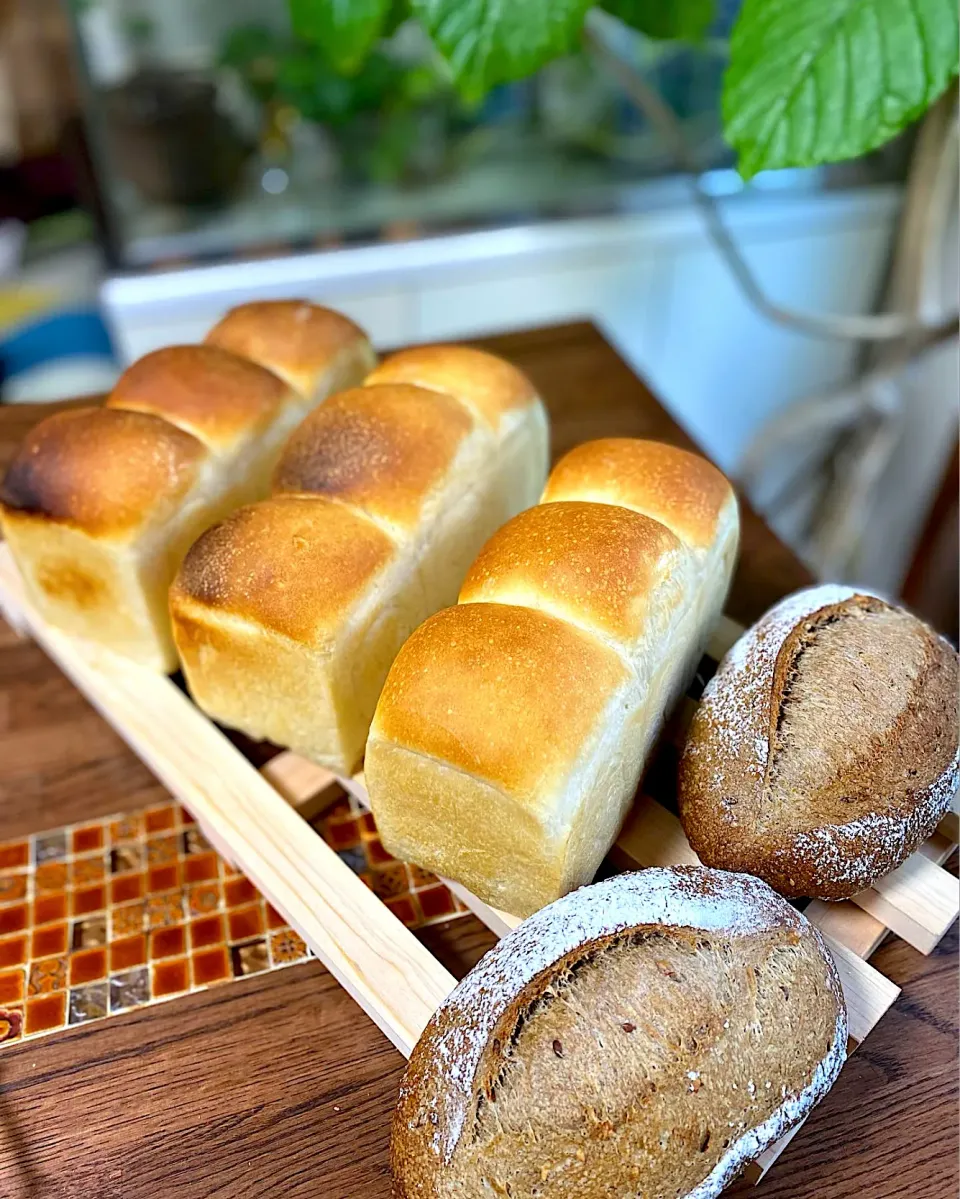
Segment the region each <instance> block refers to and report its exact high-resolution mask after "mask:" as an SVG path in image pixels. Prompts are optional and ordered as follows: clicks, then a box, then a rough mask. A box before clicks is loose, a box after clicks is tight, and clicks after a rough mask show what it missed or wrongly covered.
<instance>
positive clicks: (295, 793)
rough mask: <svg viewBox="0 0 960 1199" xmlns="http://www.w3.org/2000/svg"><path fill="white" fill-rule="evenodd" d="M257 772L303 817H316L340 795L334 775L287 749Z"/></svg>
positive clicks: (307, 818)
mask: <svg viewBox="0 0 960 1199" xmlns="http://www.w3.org/2000/svg"><path fill="white" fill-rule="evenodd" d="M260 773H261V774H262V775H263V777H264V778H265V779H266V780H267V782H268V783H270V785H271V786H272V787H273V788H274V789H275V790H276V791H277V792H279V794H280V796H281V797H282V798H283V799H285V800H286V801H287V803H288V804H290V806H291V807H293V808H296V810H297V812H298V813H299V814H300V816H302V817H303V819H304V820H315V819H316V818H317V817H318V816H319V815H320V814H321V813H322V812H325V811H326V809H327V808H328V807H330V805H331V804H332V803H335V802H336V800H337V797H338V796H339V795H342V794H343V791H342V788H341V787H340V785H339V783H338V782H337V776H336V775H335V774H332V773H331V772H330V771H329V770H327V769H326V768H325V767H323V766H317V765H316V763H314V762H308V761H307V759H306V758H301V757H300V756H299V754H293V753H290V751H289V750H285V751H284V752H283V753H279V754H277V756H276V757H275V758H271V759H270V761H269V762H267V763H266V765H265V766H261V767H260Z"/></svg>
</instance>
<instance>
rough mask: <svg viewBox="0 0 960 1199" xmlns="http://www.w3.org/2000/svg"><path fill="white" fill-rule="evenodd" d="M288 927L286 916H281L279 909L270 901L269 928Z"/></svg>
mask: <svg viewBox="0 0 960 1199" xmlns="http://www.w3.org/2000/svg"><path fill="white" fill-rule="evenodd" d="M286 927H287V921H286V918H285V917H283V916H281V915H280V913H279V912H278V911H277V909H276V908H275V907H273V906H271V905H270V904H269V903H268V904H267V928H269V929H274V928H286Z"/></svg>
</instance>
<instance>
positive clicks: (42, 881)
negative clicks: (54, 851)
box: [33, 862, 67, 891]
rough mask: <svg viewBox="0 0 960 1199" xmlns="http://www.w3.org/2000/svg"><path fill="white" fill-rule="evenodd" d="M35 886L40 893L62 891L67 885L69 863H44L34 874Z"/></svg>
mask: <svg viewBox="0 0 960 1199" xmlns="http://www.w3.org/2000/svg"><path fill="white" fill-rule="evenodd" d="M33 885H34V886H35V887H36V889H37V890H38V891H62V890H63V888H64V887H65V886H66V885H67V863H66V862H44V864H43V865H42V866H38V867H37V869H36V871H35V872H34V875H33Z"/></svg>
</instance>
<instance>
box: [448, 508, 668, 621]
mask: <svg viewBox="0 0 960 1199" xmlns="http://www.w3.org/2000/svg"><path fill="white" fill-rule="evenodd" d="M685 559H686V555H685V552H684V549H683V546H682V545H681V544H680V542H679V541H678V540H677V538H676V537H675V536H674V534H673V533H671V532H670V530H669V529H667V528H666V527H665V526H664V525H662V524H660V523H659V522H658V521H655V520H650V519H649V518H648V517H645V516H641V515H640V514H639V513H637V512H633V511H631V510H630V509H628V508H618V507H614V506H613V505H609V504H584V503H577V502H562V503H555V504H538V505H537V506H536V507H534V508H529V509H527V511H526V512H521V513H520V515H519V516H516V517H514V519H513V520H511V521H509V522H508V523H507V524H505V525H504V526H503V528H502V529H500V530H499V532H497V533H495V534H494V535H493V537H491V538H490V540H489V541H488V542H487V544H486V545H485V546H484V547H483V549H482V550H481V551H480V554H479V555H478V557H477V558H476V560H475V561H474V563H473V566H472V567H471V568H470V572H469V574H468V575H467V577H466V579H465V580H464V583H463V587H462V588H461V590H460V601H459V602H460V603H461V604H472V603H478V602H482V601H494V602H499V603H503V604H510V603H513V604H529V606H530V607H537V608H544V609H546V610H547V611H549V612H552V613H553V614H554V615H556V616H559V617H560V618H561V619H565V620H569V621H571V622H572V623H574V624H579V625H581V626H583V627H586V628H588V629H590V630H591V631H595V632H597V633H598V634H599V635H600V636H603V637H610V638H612V639H614V640H616V641H618V642H627V641H632V640H634V639H636V638H639V637H641V636H642V635H643V632H644V629H645V627H646V626H647V624H648V622H649V620H650V618H651V611H650V609H651V604H655V605H656V606H657V607H658V608H660V607H663V606H664V604H665V603H666V601H667V596H666V595H665V594H664V590H665V589H666V591H668V592H670V591H672V592H673V593H674V594H673V596H672V598H673V601H674V604H675V605H676V604H679V603H680V602H681V601H682V595H683V587H682V576H683V572H684V569H685V566H686V561H685ZM671 583H675V586H671Z"/></svg>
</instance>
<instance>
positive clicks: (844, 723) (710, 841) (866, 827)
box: [678, 585, 960, 900]
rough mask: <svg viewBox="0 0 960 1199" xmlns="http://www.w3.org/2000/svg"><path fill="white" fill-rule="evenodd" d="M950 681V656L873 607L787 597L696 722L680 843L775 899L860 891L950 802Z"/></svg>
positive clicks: (921, 632)
mask: <svg viewBox="0 0 960 1199" xmlns="http://www.w3.org/2000/svg"><path fill="white" fill-rule="evenodd" d="M958 677H960V676H958V660H957V654H956V652H955V651H954V650H953V648H952V647H951V646H950V645H948V644H947V642H946V641H944V640H943V639H942V638H940V637H938V636H937V635H936V634H935V633H933V632H932V631H931V630H930V629H929V628H927V626H926V625H925V624H923V623H922V622H921V621H919V620H917V618H916V617H915V616H912V615H910V613H908V612H905V611H903V610H902V609H900V608H896V607H893V606H892V605H890V604H888V603H886V602H885V601H884V600H881V599H878V598H876V597H875V596H871V595H866V594H863V593H861V592H857V591H854V590H853V589H852V588H849V587H840V586H834V585H825V586H820V587H812V588H809V589H807V590H805V591H800V592H797V593H796V594H795V595H792V596H789V597H788V598H787V599H785V600H784V601H783V602H782V603H780V604H778V605H777V606H776V607H774V608H772V609H771V610H770V612H768V613H767V615H766V616H764V617H763V618H762V620H760V622H759V623H758V624H757V625H755V626H754V627H753V628H752V629H750V630H749V631H748V632H747V633H745V634H744V636H743V637H741V639H740V640H739V641H738V642H737V644H736V645H735V646H734V647H733V649H732V650H731V651H730V653H729V654H728V655H727V657H726V658H725V659H724V660H723V662H722V663H721V664H720V669H719V670H718V671H717V673H716V675H715V676H714V677H713V679H711V681H710V683H709V684H708V685H707V688H706V690H705V691H704V694H703V699H702V702H701V703H700V705H699V706H698V708H697V712H696V715H695V717H694V719H693V723H692V725H691V728H690V733H689V736H688V739H687V743H686V746H685V748H684V753H683V757H682V760H681V765H680V780H679V788H678V800H679V807H680V818H681V820H682V821H683V827H684V830H685V831H686V834H687V837H688V838H689V840H690V844H691V845H692V846H693V848H694V849H695V850H696V852H697V854H698V855H699V856H700V858H701V860H702V861H703V862H704V863H706V864H707V865H709V866H717V867H720V868H722V869H724V870H744V871H747V872H748V873H750V874H755V875H757V876H758V877H759V878H762V879H764V880H765V881H766V882H768V883H769V884H770V885H771V886H772V887H774V888H775V889H776V890H777V891H779V892H780V893H781V894H783V895H806V896H813V897H816V898H820V899H834V900H839V899H846V898H848V897H849V896H851V895H854V894H856V892H857V891H862V890H863V889H864V888H865V887H868V886H870V884H871V883H872V882H874V881H875V880H876V879H877V878H880V877H881V876H882V875H884V874H888V873H889V872H890V871H891V870H894V869H896V867H897V866H899V865H900V863H901V862H903V861H904V860H905V859H906V858H908V857H909V856H910V854H912V853H913V852H914V850H915V849H916V848H917V847H918V846H919V845H920V844H921V842H923V841H924V840H925V839H926V838H927V837H928V836H929V835H930V834H931V833H932V832H933V830H934V829H935V828H936V826H937V824H938V822H939V821H940V819H941V817H942V816H943V814H944V812H945V811H946V810H947V807H948V806H949V803H950V800H951V798H952V796H953V795H954V793H955V792H956V790H957V785H958V746H957V741H958V725H957V704H958Z"/></svg>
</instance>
